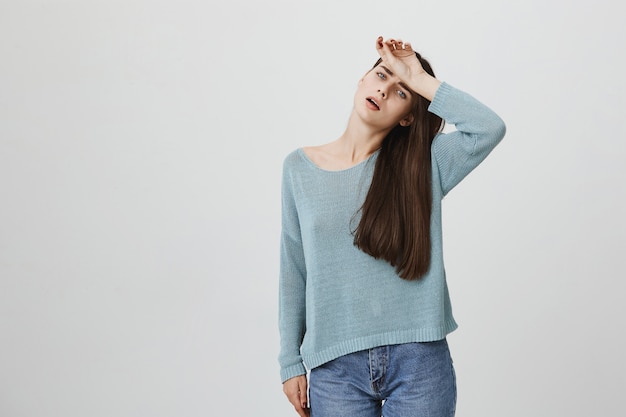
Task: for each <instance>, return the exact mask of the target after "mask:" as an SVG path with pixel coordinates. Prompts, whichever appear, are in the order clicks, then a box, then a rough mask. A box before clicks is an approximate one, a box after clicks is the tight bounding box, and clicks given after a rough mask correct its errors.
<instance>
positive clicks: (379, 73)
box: [376, 72, 385, 80]
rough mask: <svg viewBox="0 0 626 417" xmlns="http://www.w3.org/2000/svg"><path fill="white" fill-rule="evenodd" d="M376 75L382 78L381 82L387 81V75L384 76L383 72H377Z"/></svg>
mask: <svg viewBox="0 0 626 417" xmlns="http://www.w3.org/2000/svg"><path fill="white" fill-rule="evenodd" d="M376 75H378V78H380V79H381V80H384V79H385V74H383V73H382V72H377V73H376Z"/></svg>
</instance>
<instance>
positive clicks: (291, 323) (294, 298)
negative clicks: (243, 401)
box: [278, 158, 306, 382]
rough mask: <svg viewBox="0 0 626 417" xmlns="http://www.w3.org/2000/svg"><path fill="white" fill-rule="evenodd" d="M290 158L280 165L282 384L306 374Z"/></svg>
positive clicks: (302, 282)
mask: <svg viewBox="0 0 626 417" xmlns="http://www.w3.org/2000/svg"><path fill="white" fill-rule="evenodd" d="M293 191H294V190H293V182H292V178H291V172H290V169H289V158H287V159H286V160H285V163H284V164H283V178H282V231H281V239H280V276H279V297H278V303H279V305H278V311H279V313H278V315H279V317H278V321H279V331H280V354H279V357H278V361H279V364H280V377H281V380H282V382H285V381H286V380H287V379H289V378H293V377H295V376H298V375H304V374H306V368H305V366H304V364H303V362H302V358H301V356H300V346H301V345H302V340H303V337H304V333H305V330H306V310H305V293H306V267H305V264H304V253H303V249H302V238H301V235H300V222H299V218H298V211H297V207H296V203H295V199H294V192H293Z"/></svg>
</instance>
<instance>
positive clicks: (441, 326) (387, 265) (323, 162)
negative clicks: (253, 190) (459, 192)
mask: <svg viewBox="0 0 626 417" xmlns="http://www.w3.org/2000/svg"><path fill="white" fill-rule="evenodd" d="M376 50H377V51H378V54H379V55H380V59H379V60H378V62H377V63H376V64H375V66H374V68H372V69H371V70H369V71H368V72H367V73H366V74H365V75H364V76H363V78H362V79H361V80H360V82H359V85H358V88H357V91H356V94H355V97H354V108H353V110H352V113H351V115H350V118H349V121H348V125H347V128H346V130H345V131H344V132H343V134H342V135H341V136H340V137H339V139H337V140H335V141H334V142H331V143H328V144H325V145H321V146H314V147H308V148H300V149H297V150H295V151H294V152H292V153H291V154H289V155H288V156H287V157H286V159H285V161H284V165H283V179H282V234H281V269H280V284H279V287H280V293H279V302H280V305H279V316H280V317H279V327H280V334H281V352H280V355H279V362H280V365H281V379H282V381H283V390H284V392H285V394H286V395H287V398H288V399H289V401H290V402H291V403H292V404H293V406H294V408H295V409H296V411H297V412H298V414H299V415H300V416H308V415H311V416H313V417H344V416H345V417H380V416H381V414H382V415H384V416H385V417H412V416H415V417H417V416H442V417H443V416H453V415H454V413H455V406H456V382H455V375H454V369H453V366H452V360H451V358H450V353H449V350H448V345H447V342H446V335H447V334H448V333H450V332H451V331H453V330H454V329H456V327H457V324H456V322H455V321H454V318H453V316H452V310H451V307H450V299H449V296H448V289H447V285H446V277H445V271H444V265H443V255H442V236H441V234H442V228H441V201H442V199H443V197H444V196H445V195H446V194H447V193H448V192H449V191H450V190H451V189H452V188H453V187H454V186H455V185H456V184H458V183H459V181H461V180H462V179H463V178H464V177H465V176H466V175H467V174H468V173H469V172H470V171H472V169H474V168H475V167H476V166H477V165H478V164H479V163H480V162H481V161H482V160H483V159H484V158H485V157H486V156H487V155H488V154H489V153H490V152H491V150H492V149H493V148H494V147H495V146H496V145H497V144H498V142H499V141H500V140H501V139H502V138H503V137H504V133H505V126H504V123H503V122H502V120H501V119H500V118H499V117H498V116H497V115H496V114H495V113H494V112H492V111H491V110H490V109H488V108H487V107H486V106H484V105H483V104H481V103H480V102H478V101H477V100H476V99H474V98H473V97H471V96H470V95H468V94H466V93H464V92H461V91H459V90H457V89H455V88H453V87H452V86H450V85H449V84H446V83H442V82H440V81H439V80H437V79H436V78H435V75H434V73H433V71H432V69H431V67H430V65H429V63H428V62H427V61H426V60H425V59H423V58H422V57H421V56H420V55H419V54H418V53H416V52H414V51H413V49H412V48H411V45H410V44H409V43H404V42H402V41H401V40H394V39H389V40H383V38H382V37H379V38H378V39H377V40H376ZM444 120H445V121H447V122H448V123H452V124H454V125H455V126H456V130H455V131H454V132H451V133H442V128H443V124H444ZM307 368H308V369H310V375H309V380H308V381H307Z"/></svg>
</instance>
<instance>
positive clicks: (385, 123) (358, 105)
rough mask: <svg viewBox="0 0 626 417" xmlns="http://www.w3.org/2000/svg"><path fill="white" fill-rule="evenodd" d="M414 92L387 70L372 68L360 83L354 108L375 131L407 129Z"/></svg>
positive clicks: (410, 120) (379, 67)
mask: <svg viewBox="0 0 626 417" xmlns="http://www.w3.org/2000/svg"><path fill="white" fill-rule="evenodd" d="M413 94H414V93H412V92H411V90H410V89H409V88H408V86H407V85H406V84H404V83H403V82H402V81H400V79H399V78H398V77H397V76H395V75H394V74H393V72H391V71H390V70H389V69H388V68H387V67H385V66H383V65H378V66H377V67H374V68H372V69H371V70H370V71H369V72H368V73H367V74H365V76H364V77H363V78H362V79H361V81H360V82H359V87H358V89H357V92H356V94H355V97H354V109H355V111H356V112H357V114H358V115H359V116H360V117H361V119H362V120H363V121H364V122H365V123H368V124H371V125H372V126H374V127H376V128H382V129H390V128H393V127H395V126H396V125H397V124H398V123H400V124H401V125H403V126H408V125H409V124H411V122H412V121H413V117H412V115H411V114H410V112H411V108H412V102H413V96H412V95H413Z"/></svg>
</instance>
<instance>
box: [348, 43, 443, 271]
mask: <svg viewBox="0 0 626 417" xmlns="http://www.w3.org/2000/svg"><path fill="white" fill-rule="evenodd" d="M415 55H417V58H418V59H419V60H420V63H421V64H422V67H423V68H424V70H426V72H427V73H429V74H430V75H432V76H433V77H434V76H435V73H434V72H433V70H432V67H431V66H430V63H429V62H428V61H427V60H426V59H424V58H422V56H421V55H420V54H419V53H417V52H416V53H415ZM380 62H381V60H380V59H379V60H378V61H377V62H376V63H375V64H374V67H373V68H375V67H376V66H378V65H379V64H380ZM411 95H412V97H413V107H412V110H411V111H412V114H413V122H412V123H411V124H410V125H409V126H400V125H399V124H398V125H397V126H395V127H394V128H393V129H392V130H391V131H390V132H389V134H388V135H387V136H386V137H385V139H384V140H383V142H382V145H381V148H380V151H379V154H378V157H377V159H376V165H375V167H374V174H373V178H372V183H371V185H370V188H369V191H368V193H367V196H366V197H365V202H364V203H363V206H362V207H361V209H360V211H361V219H360V220H359V225H358V226H357V228H356V230H355V232H354V244H355V245H356V246H357V247H358V248H359V249H361V250H362V251H363V252H365V253H368V254H369V255H371V256H373V257H374V258H377V259H384V260H386V261H387V262H389V263H390V264H391V265H392V266H395V267H396V271H397V273H398V275H399V276H400V277H401V278H404V279H407V280H416V279H419V278H421V277H422V276H423V275H424V274H425V273H426V272H427V271H428V269H429V267H430V255H431V254H430V216H431V210H432V185H431V180H432V170H431V156H430V147H431V144H432V141H433V139H434V137H435V135H436V134H437V133H438V132H440V131H441V130H442V129H443V126H444V121H443V119H441V118H440V117H439V116H437V115H435V114H433V113H430V112H429V111H428V106H429V105H430V101H428V100H426V99H425V98H424V97H422V96H420V95H419V94H417V93H415V92H412V94H411Z"/></svg>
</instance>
